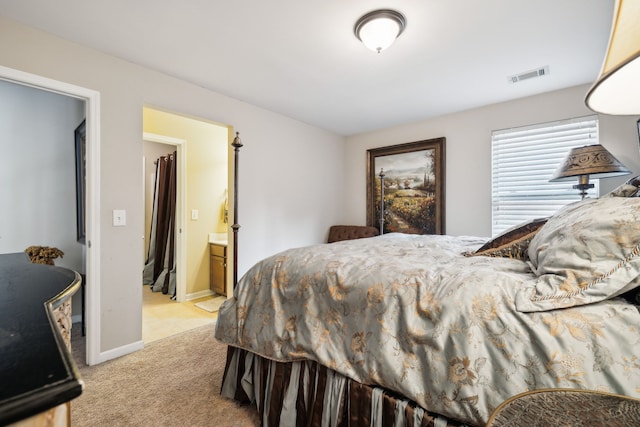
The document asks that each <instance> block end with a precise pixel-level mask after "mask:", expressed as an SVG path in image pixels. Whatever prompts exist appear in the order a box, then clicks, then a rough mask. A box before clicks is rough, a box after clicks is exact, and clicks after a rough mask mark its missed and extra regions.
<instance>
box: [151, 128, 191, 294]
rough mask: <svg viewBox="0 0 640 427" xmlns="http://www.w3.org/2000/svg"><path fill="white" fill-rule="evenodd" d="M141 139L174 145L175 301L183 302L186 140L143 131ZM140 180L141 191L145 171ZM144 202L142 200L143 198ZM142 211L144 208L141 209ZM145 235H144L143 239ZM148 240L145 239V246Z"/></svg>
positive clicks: (185, 251) (184, 287)
mask: <svg viewBox="0 0 640 427" xmlns="http://www.w3.org/2000/svg"><path fill="white" fill-rule="evenodd" d="M142 139H143V140H144V141H148V142H157V143H160V144H167V145H172V146H174V147H176V152H177V153H176V155H177V157H178V162H177V164H176V166H177V167H176V225H177V227H176V255H177V256H176V301H177V302H183V301H185V300H186V297H187V244H186V242H185V240H186V233H185V230H186V224H185V218H186V204H185V195H186V194H187V190H186V189H187V177H186V171H187V141H186V140H184V139H180V138H173V137H170V136H165V135H159V134H156V133H151V132H143V134H142ZM144 175H145V176H144V179H143V180H142V191H143V194H144V190H145V188H146V179H147V176H146V172H145V174H144ZM143 203H144V200H143ZM143 212H144V209H143ZM146 238H147V236H145V239H146ZM147 244H148V242H147V241H146V240H145V247H146V245H147Z"/></svg>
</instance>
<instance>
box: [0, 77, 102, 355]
mask: <svg viewBox="0 0 640 427" xmlns="http://www.w3.org/2000/svg"><path fill="white" fill-rule="evenodd" d="M0 79H2V80H6V81H10V82H13V83H16V84H20V85H24V86H30V87H33V88H36V89H42V90H45V91H48V92H54V93H58V94H61V95H66V96H70V97H72V98H78V99H82V100H84V101H85V114H86V131H87V133H86V141H87V153H86V162H87V178H86V179H87V183H86V184H87V185H86V189H87V194H86V212H85V216H86V224H85V227H86V245H87V248H86V249H87V261H86V262H87V265H86V269H87V270H86V277H87V284H86V288H85V292H86V293H85V297H86V301H85V313H86V329H87V334H86V341H87V349H86V362H87V364H89V365H95V364H97V363H100V362H102V361H104V360H106V359H103V355H102V354H101V352H100V332H101V329H100V319H101V315H100V92H97V91H95V90H92V89H87V88H84V87H80V86H75V85H72V84H69V83H65V82H61V81H58V80H53V79H49V78H46V77H42V76H38V75H36V74H31V73H26V72H24V71H19V70H14V69H12V68H8V67H4V66H1V65H0Z"/></svg>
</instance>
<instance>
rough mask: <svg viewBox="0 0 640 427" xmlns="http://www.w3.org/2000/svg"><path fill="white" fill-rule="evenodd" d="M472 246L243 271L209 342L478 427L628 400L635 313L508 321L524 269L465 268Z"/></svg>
mask: <svg viewBox="0 0 640 427" xmlns="http://www.w3.org/2000/svg"><path fill="white" fill-rule="evenodd" d="M482 243H484V240H483V239H479V238H473V237H451V236H418V235H403V234H386V235H383V236H379V237H373V238H368V239H359V240H350V241H344V242H338V243H333V244H324V245H316V246H310V247H306V248H298V249H292V250H288V251H285V252H282V253H279V254H277V255H274V256H272V257H270V258H267V259H265V260H263V261H261V262H259V263H258V264H256V265H255V266H253V267H252V268H251V269H250V270H249V271H248V272H247V273H246V274H245V275H244V277H243V278H242V279H241V280H240V282H239V284H238V286H237V287H236V289H235V291H234V296H233V298H230V299H229V300H227V301H226V302H225V303H224V304H223V305H222V307H221V308H220V311H219V317H218V321H217V326H216V333H215V334H216V338H217V339H218V340H220V341H222V342H224V343H226V344H229V345H231V346H235V347H239V348H243V349H246V350H249V351H251V352H254V353H257V354H259V355H261V356H263V357H266V358H269V359H272V360H276V361H293V360H299V359H312V360H315V361H317V362H318V363H320V364H322V365H324V366H327V367H329V368H331V369H333V370H335V371H338V372H340V373H342V374H343V375H346V376H348V377H350V378H352V379H354V380H356V381H359V382H361V383H366V384H378V385H381V386H383V387H385V388H388V389H391V390H394V391H396V392H398V393H400V394H402V395H404V396H406V397H408V398H410V399H412V400H414V401H415V402H417V403H418V404H419V405H421V406H422V407H424V408H425V409H427V410H429V411H433V412H436V413H440V414H442V415H445V416H447V417H450V418H453V419H457V420H460V421H463V422H465V423H468V424H474V425H481V424H484V423H485V422H486V420H487V419H488V417H489V415H490V414H491V412H492V410H493V409H494V408H495V407H496V406H498V405H499V404H500V403H501V402H502V401H504V400H505V399H507V398H509V397H510V396H513V395H515V394H517V393H521V392H524V391H527V390H533V389H541V388H584V389H594V390H601V391H609V392H614V393H620V394H625V395H629V396H634V397H640V313H639V312H638V309H637V308H636V307H635V306H634V305H631V304H629V303H627V302H626V301H624V300H622V299H619V298H614V299H611V300H606V301H602V302H599V303H594V304H590V305H585V306H580V307H574V308H567V309H562V310H550V311H545V312H536V313H521V312H518V311H516V308H515V304H514V298H515V295H516V293H517V291H518V290H519V289H520V288H522V287H523V286H525V282H526V281H527V280H530V279H532V278H533V277H534V276H533V273H532V272H531V270H530V268H529V266H528V264H527V263H525V262H523V261H519V260H513V259H508V258H489V257H483V256H475V257H466V256H463V255H462V253H464V252H467V251H471V250H474V249H476V248H477V247H479V246H480V245H481V244H482Z"/></svg>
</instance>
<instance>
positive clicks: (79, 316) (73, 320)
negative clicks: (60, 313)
mask: <svg viewBox="0 0 640 427" xmlns="http://www.w3.org/2000/svg"><path fill="white" fill-rule="evenodd" d="M71 323H72V324H73V323H82V314H76V315H74V316H71Z"/></svg>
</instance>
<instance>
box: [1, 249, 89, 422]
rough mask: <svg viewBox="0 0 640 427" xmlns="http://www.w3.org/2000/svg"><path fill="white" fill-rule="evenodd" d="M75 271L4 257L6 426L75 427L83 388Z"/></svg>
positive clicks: (18, 256)
mask: <svg viewBox="0 0 640 427" xmlns="http://www.w3.org/2000/svg"><path fill="white" fill-rule="evenodd" d="M80 282H81V281H80V275H79V274H78V273H76V272H74V271H72V270H69V269H66V268H61V267H56V266H51V265H41V264H32V263H31V262H30V261H29V259H28V257H27V255H26V254H25V253H22V252H21V253H14V254H0V425H1V426H4V425H12V424H14V423H15V425H17V426H23V425H24V426H27V425H28V426H39V425H55V426H59V425H69V424H70V421H69V420H70V411H69V403H68V402H69V401H71V400H72V399H73V398H75V397H77V396H79V395H80V394H81V393H82V388H83V384H82V381H81V380H80V376H79V374H78V370H77V368H76V366H75V364H74V362H73V359H72V357H71V351H70V350H71V297H72V296H73V294H74V293H75V292H76V291H77V290H78V289H80Z"/></svg>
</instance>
